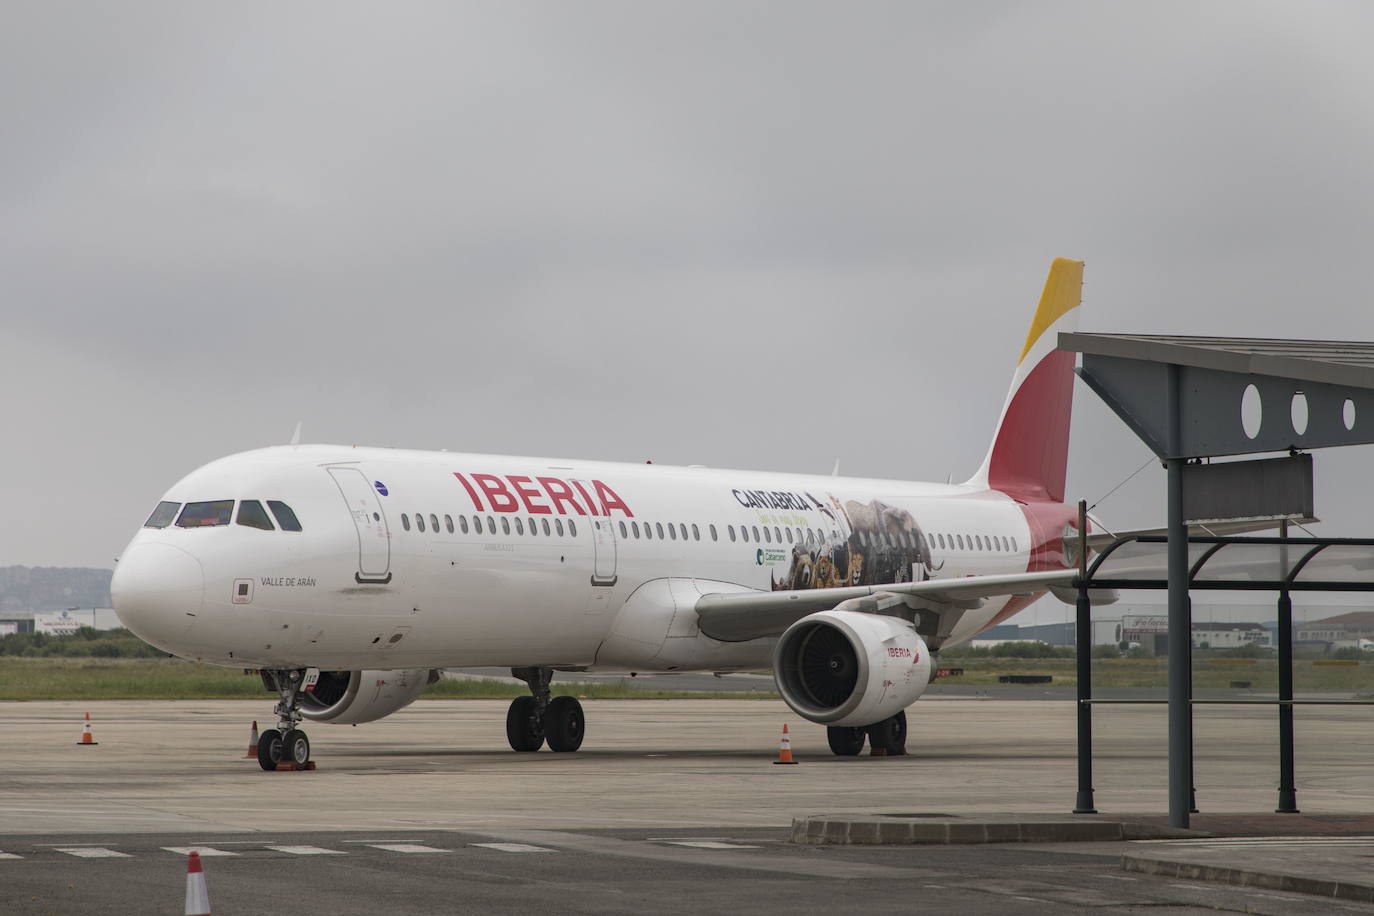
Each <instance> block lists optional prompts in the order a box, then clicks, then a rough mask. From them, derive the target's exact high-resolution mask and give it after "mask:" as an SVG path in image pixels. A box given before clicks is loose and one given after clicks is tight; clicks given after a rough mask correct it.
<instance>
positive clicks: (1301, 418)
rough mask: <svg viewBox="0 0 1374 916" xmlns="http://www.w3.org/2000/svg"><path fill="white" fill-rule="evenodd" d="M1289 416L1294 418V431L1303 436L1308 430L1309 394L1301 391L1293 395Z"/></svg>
mask: <svg viewBox="0 0 1374 916" xmlns="http://www.w3.org/2000/svg"><path fill="white" fill-rule="evenodd" d="M1288 413H1289V416H1290V417H1291V418H1292V420H1293V432H1295V433H1297V434H1298V435H1299V436H1301V435H1302V434H1303V433H1305V432H1307V395H1305V394H1303V393H1302V392H1301V391H1299V392H1296V393H1295V394H1294V395H1293V403H1292V404H1290V405H1289V408H1288Z"/></svg>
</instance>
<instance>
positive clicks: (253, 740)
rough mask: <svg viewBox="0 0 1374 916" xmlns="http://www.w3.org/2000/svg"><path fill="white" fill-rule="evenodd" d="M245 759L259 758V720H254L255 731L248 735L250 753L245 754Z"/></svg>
mask: <svg viewBox="0 0 1374 916" xmlns="http://www.w3.org/2000/svg"><path fill="white" fill-rule="evenodd" d="M243 757H244V759H245V760H247V759H248V758H250V757H251V758H252V759H254V760H257V759H258V720H257V719H254V720H253V733H252V734H251V735H249V736H248V753H246V754H244V755H243Z"/></svg>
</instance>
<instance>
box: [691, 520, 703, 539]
mask: <svg viewBox="0 0 1374 916" xmlns="http://www.w3.org/2000/svg"><path fill="white" fill-rule="evenodd" d="M692 540H694V541H699V540H701V529H699V528H697V526H696V523H695V522H693V523H692Z"/></svg>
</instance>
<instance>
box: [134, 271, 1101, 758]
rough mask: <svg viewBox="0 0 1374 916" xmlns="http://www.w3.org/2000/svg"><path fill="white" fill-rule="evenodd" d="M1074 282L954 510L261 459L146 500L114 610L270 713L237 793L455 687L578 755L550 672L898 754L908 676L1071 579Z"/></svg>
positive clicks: (754, 481)
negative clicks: (644, 685) (511, 683)
mask: <svg viewBox="0 0 1374 916" xmlns="http://www.w3.org/2000/svg"><path fill="white" fill-rule="evenodd" d="M1082 282H1083V263H1082V262H1081V261H1075V260H1070V259H1066V258H1057V259H1055V260H1054V262H1053V263H1052V265H1051V267H1050V271H1049V276H1048V278H1047V279H1046V282H1045V286H1044V290H1043V293H1042V295H1041V297H1040V300H1039V303H1038V306H1037V308H1036V310H1035V312H1034V315H1033V318H1032V321H1031V325H1030V331H1029V333H1028V335H1027V337H1026V341H1025V345H1024V346H1023V347H1022V349H1021V352H1020V354H1019V356H1018V358H1017V361H1016V369H1015V372H1014V375H1013V378H1012V383H1011V387H1010V390H1009V392H1008V394H1007V398H1006V402H1005V404H1004V405H1003V408H1002V412H1001V415H1000V418H999V420H998V423H997V426H996V429H995V432H994V436H993V441H992V444H991V446H990V447H989V449H988V451H987V454H986V457H985V458H984V460H983V463H982V465H981V466H980V467H979V468H978V470H977V472H976V473H975V474H974V475H973V476H972V477H970V478H969V479H968V480H967V481H965V482H964V483H960V484H953V483H919V482H905V481H897V480H870V479H858V478H846V477H839V476H832V475H824V476H822V475H814V476H813V475H804V474H793V473H766V472H759V471H742V470H720V469H711V468H706V467H701V466H689V467H674V466H667V465H661V464H648V463H645V464H621V463H611V462H601V461H582V460H569V459H562V458H532V457H511V456H502V455H482V454H464V453H457V452H447V451H444V452H431V451H406V450H398V449H389V448H358V447H351V446H338V445H301V444H292V445H289V446H278V447H271V448H264V449H258V450H255V451H248V452H243V453H240V454H236V455H231V456H229V457H226V458H221V459H219V460H217V461H213V462H211V463H209V464H207V465H205V466H203V467H201V468H199V469H197V470H195V471H193V472H191V473H190V474H188V475H187V476H186V477H184V478H183V479H182V480H180V481H179V482H178V483H176V484H175V485H174V486H172V487H171V489H169V490H168V491H167V492H166V494H165V495H164V496H163V497H162V499H161V500H160V501H159V502H158V504H157V506H156V508H155V509H154V510H153V512H152V514H151V515H150V516H149V517H148V519H147V521H146V522H145V523H144V524H143V527H142V528H140V529H139V530H138V531H137V533H135V534H134V536H133V539H132V540H131V542H130V543H129V546H128V547H127V548H126V549H125V551H124V552H123V554H122V555H121V557H120V559H119V562H118V564H117V568H116V570H115V573H114V578H113V581H112V583H111V595H112V598H113V602H114V607H115V611H116V613H117V614H118V616H119V618H120V620H121V621H122V622H123V623H124V624H125V625H126V626H127V627H128V628H129V629H130V630H132V631H133V632H134V633H135V634H137V635H138V636H139V637H141V638H142V639H144V640H146V641H147V642H149V643H151V644H152V645H154V646H157V647H159V648H161V649H163V650H165V651H167V652H170V653H173V654H175V655H178V656H181V657H183V658H187V659H194V660H196V661H200V662H206V663H210V664H215V665H225V666H231V667H236V668H249V669H258V671H259V672H260V674H261V677H262V680H263V683H264V685H265V687H266V688H267V689H268V690H269V691H273V692H275V693H277V694H278V696H279V698H280V699H279V701H278V703H277V704H276V707H275V710H274V711H275V713H276V715H277V717H278V723H277V727H276V728H269V729H267V730H265V731H264V732H263V733H262V734H261V735H260V740H259V743H258V748H257V752H258V760H259V763H260V764H261V766H262V767H263V768H264V769H276V768H277V766H278V765H279V764H282V763H287V764H294V765H296V766H305V765H306V764H307V763H308V762H309V761H310V742H309V739H308V738H307V736H306V734H305V732H304V731H303V730H302V728H301V725H302V723H303V720H306V721H310V722H319V723H328V724H335V725H352V724H358V723H362V722H368V721H373V720H376V719H379V718H382V717H383V716H386V715H389V714H391V713H393V712H396V711H397V710H399V709H401V708H403V707H405V706H407V705H408V704H410V703H411V702H413V701H414V700H415V699H416V697H418V696H419V695H420V693H421V692H422V691H423V690H424V689H425V687H426V686H427V685H428V684H430V683H433V682H434V681H435V680H437V679H438V678H439V677H440V675H441V673H442V672H443V671H444V670H445V669H461V668H477V667H502V668H509V669H510V670H511V673H512V675H513V676H515V677H518V678H520V679H521V680H523V681H525V682H526V683H527V684H528V685H529V689H530V693H529V695H524V696H520V697H518V698H517V699H515V700H514V701H513V702H512V703H511V705H510V708H509V710H508V712H507V716H506V737H507V740H508V742H509V744H510V746H511V748H512V749H513V750H515V751H521V752H531V751H537V750H539V749H540V748H541V747H543V746H544V745H545V744H547V746H548V747H549V748H550V749H551V750H552V751H555V752H572V751H576V750H577V749H578V748H579V747H580V746H581V745H582V742H583V738H584V736H585V732H586V719H585V716H584V713H583V709H582V706H581V704H580V703H579V702H578V700H577V699H576V698H575V697H572V696H566V695H561V696H554V695H553V690H552V685H551V682H552V679H553V677H554V674H555V673H556V672H558V673H565V672H575V673H580V672H602V671H607V672H633V673H662V672H685V671H705V672H714V673H727V672H737V671H750V670H759V669H771V670H772V671H773V676H774V680H775V683H776V686H777V689H778V692H779V693H780V694H781V696H782V698H783V700H784V701H785V702H786V703H787V705H788V706H790V707H791V708H792V709H793V710H795V711H796V712H797V714H799V715H800V716H802V717H804V718H806V719H808V720H809V721H811V722H815V723H817V724H820V725H824V726H825V727H826V730H827V731H826V734H827V738H828V741H829V744H830V747H831V750H832V751H833V752H834V753H836V754H838V755H843V756H852V755H857V754H859V753H860V752H861V751H862V750H863V747H864V745H865V742H867V743H868V745H869V746H870V748H871V750H872V751H873V752H874V753H876V754H881V753H891V754H900V753H904V752H905V744H906V730H907V725H906V713H905V710H906V707H908V706H909V705H911V704H912V703H914V702H915V701H916V700H917V699H918V698H919V697H920V696H921V695H922V693H924V691H925V690H926V687H927V686H928V685H929V683H930V682H931V680H932V674H933V673H934V672H935V668H934V667H933V666H932V661H933V659H934V657H935V654H936V653H937V652H938V651H939V650H940V649H942V648H944V647H947V646H952V645H955V644H958V643H961V642H965V641H967V640H969V639H971V638H973V637H974V636H976V635H978V634H979V633H981V632H983V631H984V630H986V629H988V628H989V627H992V626H994V625H996V624H997V623H1000V622H1001V621H1004V620H1006V619H1007V618H1009V617H1011V616H1012V615H1013V614H1015V613H1016V612H1017V611H1019V610H1021V609H1023V608H1025V607H1026V606H1028V605H1029V604H1030V603H1031V602H1033V601H1035V600H1037V599H1038V598H1039V597H1041V596H1042V595H1044V594H1045V593H1046V592H1047V591H1050V590H1054V591H1055V592H1056V593H1057V594H1063V592H1062V590H1063V589H1066V588H1068V587H1069V585H1070V583H1071V581H1072V579H1073V576H1074V575H1075V572H1076V562H1077V561H1076V554H1075V551H1076V548H1077V528H1076V526H1077V524H1078V520H1077V510H1076V508H1075V507H1074V506H1073V505H1070V504H1067V503H1066V502H1065V501H1064V488H1065V475H1066V470H1067V463H1068V444H1069V416H1070V408H1071V406H1072V398H1073V369H1074V359H1075V357H1074V354H1072V353H1068V352H1062V351H1059V350H1058V349H1057V348H1056V341H1057V332H1059V331H1065V330H1073V329H1074V327H1076V323H1077V314H1078V309H1079V305H1080V302H1081V291H1082ZM1104 600H1109V599H1104Z"/></svg>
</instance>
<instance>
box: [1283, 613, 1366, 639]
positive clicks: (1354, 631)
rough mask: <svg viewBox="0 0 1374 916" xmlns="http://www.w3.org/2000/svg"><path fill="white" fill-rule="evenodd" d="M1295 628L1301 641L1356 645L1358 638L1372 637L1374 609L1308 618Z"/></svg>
mask: <svg viewBox="0 0 1374 916" xmlns="http://www.w3.org/2000/svg"><path fill="white" fill-rule="evenodd" d="M1296 629H1297V638H1298V639H1300V640H1303V641H1318V640H1319V641H1323V642H1329V643H1334V642H1342V643H1345V644H1347V645H1357V644H1358V642H1357V641H1358V640H1361V639H1374V611H1353V612H1351V613H1349V614H1337V615H1336V616H1335V617H1326V618H1323V619H1322V620H1310V621H1308V622H1307V623H1300V624H1298V626H1297V628H1296Z"/></svg>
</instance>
